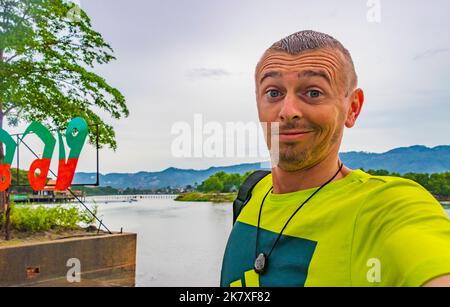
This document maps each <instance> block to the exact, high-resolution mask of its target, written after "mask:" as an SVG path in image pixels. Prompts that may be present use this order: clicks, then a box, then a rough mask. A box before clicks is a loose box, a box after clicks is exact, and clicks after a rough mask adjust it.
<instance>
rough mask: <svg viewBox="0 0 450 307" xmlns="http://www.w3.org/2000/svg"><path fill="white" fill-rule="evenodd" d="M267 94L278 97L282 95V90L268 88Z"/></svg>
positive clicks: (270, 96)
mask: <svg viewBox="0 0 450 307" xmlns="http://www.w3.org/2000/svg"><path fill="white" fill-rule="evenodd" d="M266 95H268V96H269V98H278V97H280V96H281V93H280V91H277V90H268V91H267V92H266Z"/></svg>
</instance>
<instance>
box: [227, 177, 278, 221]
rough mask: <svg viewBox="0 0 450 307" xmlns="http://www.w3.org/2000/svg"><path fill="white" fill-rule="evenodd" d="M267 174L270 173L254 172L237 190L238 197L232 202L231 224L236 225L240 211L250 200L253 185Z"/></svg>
mask: <svg viewBox="0 0 450 307" xmlns="http://www.w3.org/2000/svg"><path fill="white" fill-rule="evenodd" d="M268 174H270V171H255V172H253V173H251V174H250V175H249V176H248V177H247V178H246V179H245V180H244V182H243V183H242V185H241V187H240V188H239V192H238V195H237V197H236V199H235V200H234V202H233V224H234V223H236V220H237V218H238V216H239V214H240V213H241V211H242V209H243V208H244V207H245V205H246V204H247V203H248V201H249V200H250V198H252V190H253V188H254V187H255V185H256V184H257V183H258V182H259V181H260V180H261V179H263V178H264V177H266V176H267V175H268Z"/></svg>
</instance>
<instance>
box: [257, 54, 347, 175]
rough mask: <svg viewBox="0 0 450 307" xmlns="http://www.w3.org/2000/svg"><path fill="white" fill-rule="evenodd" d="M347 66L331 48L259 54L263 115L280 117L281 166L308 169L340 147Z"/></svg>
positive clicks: (264, 119) (265, 119)
mask: <svg viewBox="0 0 450 307" xmlns="http://www.w3.org/2000/svg"><path fill="white" fill-rule="evenodd" d="M347 71H348V70H347V69H346V66H345V58H344V57H343V55H342V54H341V53H340V52H339V51H335V50H331V49H319V50H313V51H307V52H304V53H302V54H300V55H297V56H292V55H289V54H287V53H284V52H274V51H271V52H269V53H268V54H266V55H265V56H264V57H263V59H261V61H260V63H259V65H258V67H257V70H256V75H255V76H256V80H255V81H256V97H257V105H258V113H259V119H260V121H261V122H265V123H279V134H278V136H279V157H278V161H279V162H278V166H279V167H280V168H281V169H283V170H286V171H296V170H301V169H307V168H310V167H312V166H314V165H316V164H317V163H319V162H321V161H322V160H323V159H325V158H326V157H327V155H329V154H330V153H332V152H336V153H337V152H338V150H339V145H340V142H341V139H342V133H343V128H344V124H345V122H346V119H347V116H348V113H349V108H350V101H349V100H350V99H349V97H351V95H347V93H348V91H349V84H348V82H347V78H348V75H347V73H346V72H347ZM273 137H274V135H271V136H269V140H268V143H269V144H271V140H272V138H273ZM269 146H270V145H269Z"/></svg>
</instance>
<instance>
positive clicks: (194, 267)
mask: <svg viewBox="0 0 450 307" xmlns="http://www.w3.org/2000/svg"><path fill="white" fill-rule="evenodd" d="M446 212H447V215H448V216H450V209H446ZM99 215H100V217H101V219H103V221H104V222H105V224H106V225H107V226H108V227H109V228H110V229H111V230H114V231H116V230H120V228H121V227H123V231H124V232H135V233H137V234H138V246H137V267H136V285H137V286H193V287H200V286H218V285H219V282H220V268H221V264H222V257H223V253H224V250H225V245H226V242H227V239H228V235H229V233H230V231H231V227H232V206H231V203H226V204H212V203H204V202H176V201H174V200H172V199H140V200H139V201H137V202H132V203H128V202H121V203H108V204H99Z"/></svg>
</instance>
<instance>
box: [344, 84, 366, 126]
mask: <svg viewBox="0 0 450 307" xmlns="http://www.w3.org/2000/svg"><path fill="white" fill-rule="evenodd" d="M363 104H364V92H363V90H362V89H360V88H357V89H356V90H354V91H353V93H352V94H351V97H350V106H349V109H348V113H347V119H346V120H345V127H347V128H352V127H353V126H354V125H355V122H356V119H357V118H358V116H359V113H361V109H362V106H363Z"/></svg>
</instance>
